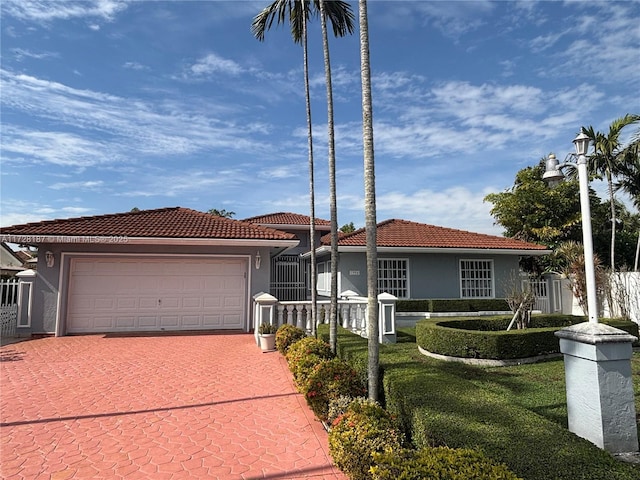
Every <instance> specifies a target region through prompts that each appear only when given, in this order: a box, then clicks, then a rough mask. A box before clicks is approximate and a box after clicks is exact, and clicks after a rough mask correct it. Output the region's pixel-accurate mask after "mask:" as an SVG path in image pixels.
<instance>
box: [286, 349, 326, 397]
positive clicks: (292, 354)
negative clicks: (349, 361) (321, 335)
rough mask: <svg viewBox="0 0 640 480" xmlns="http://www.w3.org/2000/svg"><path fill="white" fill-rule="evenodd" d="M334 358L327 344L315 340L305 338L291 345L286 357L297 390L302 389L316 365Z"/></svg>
mask: <svg viewBox="0 0 640 480" xmlns="http://www.w3.org/2000/svg"><path fill="white" fill-rule="evenodd" d="M334 356H335V355H334V354H333V353H332V352H331V347H330V346H329V344H327V343H326V342H323V341H322V340H318V339H317V338H313V337H306V338H303V339H301V340H298V341H297V342H295V343H294V344H293V345H291V346H290V347H289V349H288V350H287V354H286V357H287V363H288V364H289V370H291V373H292V374H293V379H294V380H295V382H296V385H297V386H298V390H301V389H302V386H303V385H304V384H305V383H306V381H307V378H308V377H309V375H310V374H311V372H312V371H313V368H314V367H315V366H316V365H317V364H318V363H320V362H322V361H324V360H330V359H332V358H333V357H334Z"/></svg>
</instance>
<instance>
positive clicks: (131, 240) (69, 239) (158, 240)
mask: <svg viewBox="0 0 640 480" xmlns="http://www.w3.org/2000/svg"><path fill="white" fill-rule="evenodd" d="M2 237H7V238H16V239H19V240H20V243H25V244H29V245H38V244H42V243H64V244H74V243H77V244H105V245H185V246H197V245H205V246H207V245H211V246H222V245H224V246H233V247H285V248H290V247H295V246H297V245H298V243H299V241H298V240H265V239H242V238H235V239H234V238H169V237H127V236H125V235H2Z"/></svg>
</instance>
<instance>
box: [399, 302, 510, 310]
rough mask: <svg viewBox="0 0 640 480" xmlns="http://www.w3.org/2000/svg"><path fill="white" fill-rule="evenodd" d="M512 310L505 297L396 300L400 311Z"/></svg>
mask: <svg viewBox="0 0 640 480" xmlns="http://www.w3.org/2000/svg"><path fill="white" fill-rule="evenodd" d="M510 310H511V309H510V308H509V304H508V303H507V301H506V300H505V299H503V298H480V299H458V298H452V299H421V300H420V299H418V300H398V301H397V302H396V311H398V312H431V313H444V312H504V311H510Z"/></svg>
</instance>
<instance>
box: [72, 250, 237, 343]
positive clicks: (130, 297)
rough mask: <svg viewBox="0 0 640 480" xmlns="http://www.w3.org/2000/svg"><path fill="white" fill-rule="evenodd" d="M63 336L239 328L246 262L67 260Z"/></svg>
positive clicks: (211, 260)
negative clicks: (86, 333) (65, 316)
mask: <svg viewBox="0 0 640 480" xmlns="http://www.w3.org/2000/svg"><path fill="white" fill-rule="evenodd" d="M70 268H71V272H70V276H69V295H68V307H67V332H69V333H81V332H82V333H85V332H120V331H122V332H129V331H144V330H147V331H158V330H211V329H242V328H243V327H244V324H245V321H244V320H245V304H246V290H247V278H246V277H247V275H246V272H247V261H246V260H245V259H241V258H225V259H222V258H198V259H196V258H180V257H168V258H158V257H154V258H147V259H144V258H143V259H141V258H140V257H136V258H132V257H131V258H130V257H103V258H74V259H72V260H71V265H70Z"/></svg>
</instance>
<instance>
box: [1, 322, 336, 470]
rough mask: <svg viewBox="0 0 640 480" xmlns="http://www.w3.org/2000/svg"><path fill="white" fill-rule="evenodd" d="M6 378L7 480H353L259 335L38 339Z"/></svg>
mask: <svg viewBox="0 0 640 480" xmlns="http://www.w3.org/2000/svg"><path fill="white" fill-rule="evenodd" d="M0 374H1V377H0V379H1V384H0V388H1V390H0V449H1V450H0V477H2V478H3V479H23V478H24V479H30V480H31V479H45V478H46V479H100V478H104V479H119V478H126V479H137V478H143V479H153V480H155V479H167V480H176V479H183V478H193V479H205V478H207V479H261V478H264V479H299V478H326V479H344V478H346V477H345V476H344V475H343V474H341V473H340V472H339V471H338V470H337V469H336V468H335V467H333V466H332V463H331V458H330V457H329V455H328V444H327V434H326V432H325V431H324V429H323V428H322V425H321V424H320V423H319V422H318V421H317V420H316V419H315V418H314V416H313V414H312V412H311V411H310V410H309V408H308V407H307V405H306V403H305V401H304V398H303V397H302V396H301V395H300V394H298V393H297V392H296V390H295V387H294V385H293V382H292V379H291V374H290V372H289V370H288V369H287V366H286V362H285V360H284V358H283V357H282V356H281V355H280V354H279V353H277V352H271V353H262V352H261V351H260V349H259V347H258V346H256V344H255V341H254V338H253V336H252V335H248V334H202V335H169V334H167V335H157V336H154V335H148V336H118V335H86V336H68V337H58V338H43V339H37V340H29V341H25V342H20V343H16V344H12V345H6V346H3V347H0Z"/></svg>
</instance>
